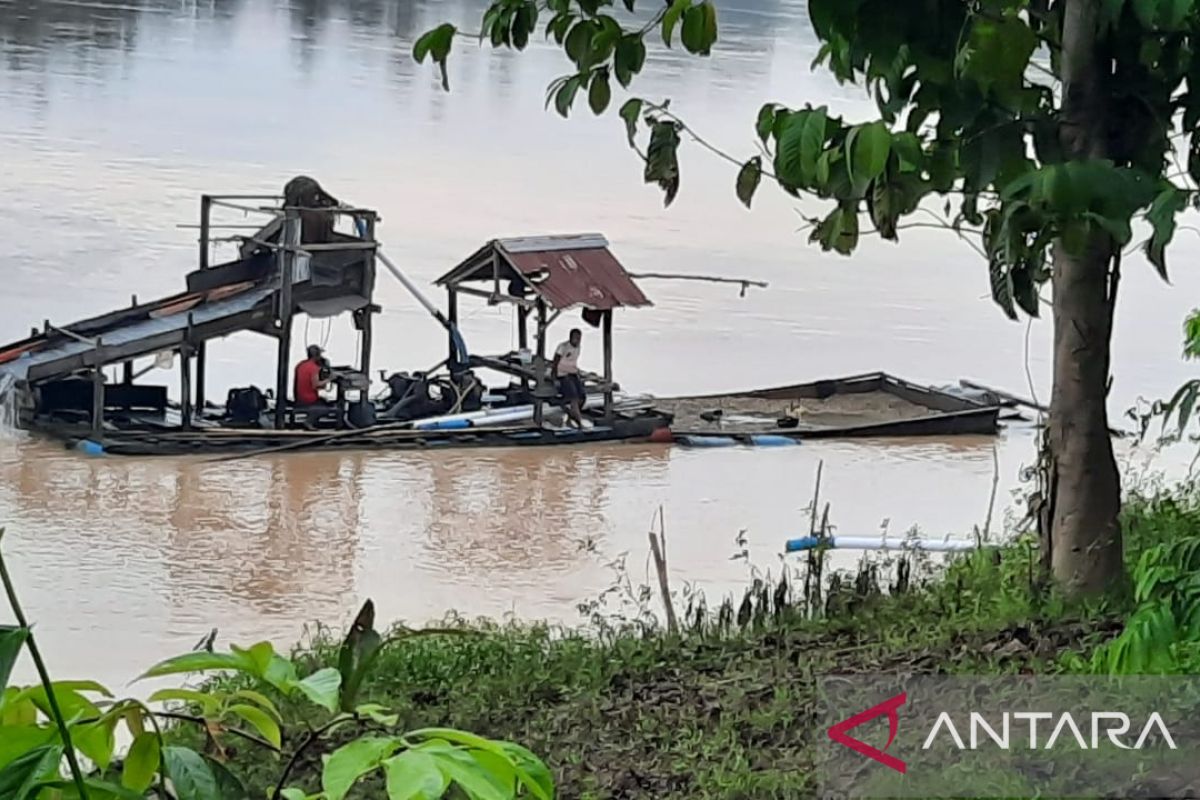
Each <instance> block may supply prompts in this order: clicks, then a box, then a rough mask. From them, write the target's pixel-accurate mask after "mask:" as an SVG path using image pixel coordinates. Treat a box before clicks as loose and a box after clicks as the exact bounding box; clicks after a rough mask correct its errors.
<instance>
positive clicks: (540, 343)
mask: <svg viewBox="0 0 1200 800" xmlns="http://www.w3.org/2000/svg"><path fill="white" fill-rule="evenodd" d="M537 314H538V318H537V363H538V364H540V365H541V366H540V368H539V373H540V374H539V376H538V384H539V385H538V386H535V387H534V398H533V424H534V425H537V426H538V427H539V428H540V427H542V420H543V413H542V412H543V405H544V404H543V403H542V397H541V392H540V389H541V388H542V386H543V385H544V384H545V381H546V379H549V381H550V385H551V386H553V385H554V376H553V375H548V374H547V372H548V370H547V369H546V304H545V303H544V302H543V301H542V300H540V299H539V300H538V303H537Z"/></svg>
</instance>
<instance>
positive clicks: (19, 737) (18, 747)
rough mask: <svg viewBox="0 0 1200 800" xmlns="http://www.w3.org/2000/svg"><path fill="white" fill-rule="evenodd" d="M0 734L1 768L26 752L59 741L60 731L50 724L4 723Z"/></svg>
mask: <svg viewBox="0 0 1200 800" xmlns="http://www.w3.org/2000/svg"><path fill="white" fill-rule="evenodd" d="M2 730H3V731H4V732H3V734H0V769H3V768H4V767H6V766H8V765H9V764H10V763H12V761H13V760H14V759H16V758H18V757H19V756H21V755H23V754H24V753H27V752H29V751H30V750H34V749H36V748H38V747H41V746H42V745H45V744H49V743H50V742H51V741H52V740H54V741H57V738H58V731H57V730H56V729H55V728H54V727H53V726H50V725H4V726H3V728H2Z"/></svg>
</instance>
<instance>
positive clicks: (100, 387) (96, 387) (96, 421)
mask: <svg viewBox="0 0 1200 800" xmlns="http://www.w3.org/2000/svg"><path fill="white" fill-rule="evenodd" d="M100 347H101V342H100V340H99V339H96V350H97V351H99V350H100ZM103 364H104V359H103V358H102V357H100V356H97V358H96V366H95V367H94V368H93V369H92V434H93V435H95V436H99V435H100V432H101V431H102V430H103V429H104V366H103Z"/></svg>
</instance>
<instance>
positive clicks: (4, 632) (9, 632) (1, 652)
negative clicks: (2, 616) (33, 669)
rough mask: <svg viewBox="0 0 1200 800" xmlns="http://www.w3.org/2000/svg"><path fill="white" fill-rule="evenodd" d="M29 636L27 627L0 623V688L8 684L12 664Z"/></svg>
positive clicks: (15, 661)
mask: <svg viewBox="0 0 1200 800" xmlns="http://www.w3.org/2000/svg"><path fill="white" fill-rule="evenodd" d="M28 638H29V629H28V628H20V627H17V626H15V625H0V690H3V689H4V688H5V687H7V686H8V678H9V676H10V675H12V670H13V665H14V664H16V663H17V657H18V656H20V655H21V647H22V646H24V644H25V640H26V639H28Z"/></svg>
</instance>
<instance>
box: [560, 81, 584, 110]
mask: <svg viewBox="0 0 1200 800" xmlns="http://www.w3.org/2000/svg"><path fill="white" fill-rule="evenodd" d="M582 85H583V79H582V78H580V77H579V76H578V75H575V76H573V77H571V78H568V79H567V81H566V83H564V84H563V85H562V86H561V87H560V88H559V90H558V92H557V93H555V95H554V108H555V110H556V111H558V113H559V115H560V116H562V117H564V118H566V117H567V116H569V115H570V113H571V105H572V104H573V103H574V102H575V95H576V94H577V93H578V92H579V88H580V87H581V86H582Z"/></svg>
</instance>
